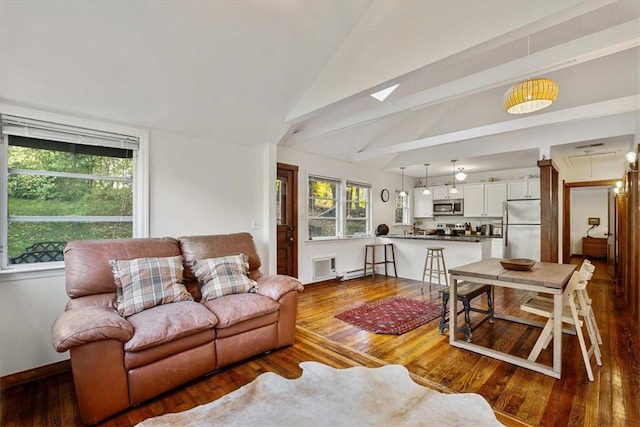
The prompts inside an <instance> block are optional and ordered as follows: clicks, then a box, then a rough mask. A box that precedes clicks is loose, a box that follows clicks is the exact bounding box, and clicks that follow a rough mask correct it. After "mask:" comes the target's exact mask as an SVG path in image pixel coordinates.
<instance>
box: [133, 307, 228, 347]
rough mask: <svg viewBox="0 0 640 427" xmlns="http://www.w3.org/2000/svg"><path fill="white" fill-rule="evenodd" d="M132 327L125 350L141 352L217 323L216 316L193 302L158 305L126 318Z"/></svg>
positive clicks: (211, 327)
mask: <svg viewBox="0 0 640 427" xmlns="http://www.w3.org/2000/svg"><path fill="white" fill-rule="evenodd" d="M127 320H128V321H129V322H130V323H131V324H132V325H133V329H134V331H135V332H134V334H133V337H132V338H131V339H130V340H129V341H127V342H126V343H125V344H124V349H125V351H142V350H145V349H148V348H152V347H155V346H157V345H160V344H164V343H166V342H170V341H173V340H177V339H180V338H183V337H187V336H189V335H194V334H197V333H198V332H201V331H205V330H207V329H213V327H214V326H216V324H217V323H218V319H217V318H216V316H215V315H214V314H213V313H212V312H211V311H210V310H207V309H206V308H205V307H203V306H202V305H201V304H199V303H197V302H193V301H181V302H176V303H173V304H165V305H159V306H157V307H153V308H150V309H148V310H144V311H142V312H140V313H137V314H134V315H132V316H130V317H129V318H128V319H127Z"/></svg>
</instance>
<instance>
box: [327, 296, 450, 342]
mask: <svg viewBox="0 0 640 427" xmlns="http://www.w3.org/2000/svg"><path fill="white" fill-rule="evenodd" d="M334 317H335V318H336V319H339V320H342V321H344V322H347V323H350V324H352V325H354V326H357V327H358V328H360V329H364V330H365V331H369V332H375V333H376V334H389V335H401V334H404V333H405V332H409V331H411V330H413V329H415V328H417V327H418V326H422V325H424V324H425V323H427V322H430V321H431V320H433V319H436V318H438V317H440V306H439V305H437V304H432V303H429V302H422V301H417V300H414V299H409V298H403V297H391V298H386V299H383V300H380V301H376V302H374V303H371V304H367V305H363V306H361V307H357V308H354V309H352V310H347V311H344V312H342V313H339V314H336V315H335V316H334Z"/></svg>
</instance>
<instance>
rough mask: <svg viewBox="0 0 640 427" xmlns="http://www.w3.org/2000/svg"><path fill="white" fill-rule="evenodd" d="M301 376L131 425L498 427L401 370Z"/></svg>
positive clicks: (323, 370)
mask: <svg viewBox="0 0 640 427" xmlns="http://www.w3.org/2000/svg"><path fill="white" fill-rule="evenodd" d="M300 367H301V368H302V370H303V372H302V376H301V377H300V378H298V379H295V380H288V379H285V378H283V377H281V376H279V375H277V374H274V373H270V372H269V373H265V374H262V375H260V376H259V377H258V378H256V379H255V380H254V381H253V382H251V383H250V384H247V385H245V386H244V387H242V388H239V389H238V390H236V391H234V392H232V393H230V394H228V395H226V396H223V397H222V398H220V399H218V400H216V401H213V402H211V403H207V404H206V405H202V406H198V407H196V408H193V409H190V410H188V411H185V412H180V413H177V414H167V415H162V416H160V417H156V418H150V419H148V420H145V421H143V422H142V423H140V424H138V426H141V427H142V426H144V427H151V426H167V427H169V426H171V427H177V426H242V427H245V426H331V427H337V426H350V427H351V426H465V427H466V426H499V425H502V424H500V423H499V422H498V420H497V419H496V417H495V415H494V413H493V410H492V409H491V406H489V404H488V403H487V401H486V400H484V398H483V397H482V396H480V395H478V394H471V393H469V394H443V393H439V392H437V391H434V390H430V389H428V388H425V387H422V386H420V385H418V384H416V383H415V382H413V380H411V378H410V376H409V371H407V369H406V368H405V367H403V366H400V365H388V366H383V367H381V368H364V367H354V368H348V369H334V368H331V367H329V366H326V365H323V364H321V363H317V362H302V363H301V364H300Z"/></svg>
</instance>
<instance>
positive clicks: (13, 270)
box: [0, 261, 64, 282]
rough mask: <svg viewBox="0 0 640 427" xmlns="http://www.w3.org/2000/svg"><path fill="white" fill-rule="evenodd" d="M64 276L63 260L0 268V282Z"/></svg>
mask: <svg viewBox="0 0 640 427" xmlns="http://www.w3.org/2000/svg"><path fill="white" fill-rule="evenodd" d="M62 276H64V262H63V261H60V262H48V263H44V264H43V265H38V266H36V265H29V266H20V267H10V268H7V269H5V270H0V282H12V281H17V280H28V279H40V278H43V277H62Z"/></svg>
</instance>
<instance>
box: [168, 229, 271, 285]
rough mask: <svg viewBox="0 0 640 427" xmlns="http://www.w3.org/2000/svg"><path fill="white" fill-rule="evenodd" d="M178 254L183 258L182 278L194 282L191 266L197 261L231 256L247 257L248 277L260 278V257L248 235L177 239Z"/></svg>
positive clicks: (236, 234)
mask: <svg viewBox="0 0 640 427" xmlns="http://www.w3.org/2000/svg"><path fill="white" fill-rule="evenodd" d="M178 241H179V243H180V253H181V254H182V256H183V257H184V265H185V270H184V277H185V279H186V280H194V279H195V274H194V272H193V264H194V263H195V261H197V260H199V259H207V258H218V257H223V256H227V255H233V254H245V255H246V256H248V257H249V277H250V278H252V279H254V280H255V279H256V278H257V277H259V276H260V257H259V256H258V252H257V251H256V246H255V245H254V243H253V237H252V236H251V234H249V233H233V234H220V235H214V236H183V237H180V238H178Z"/></svg>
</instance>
